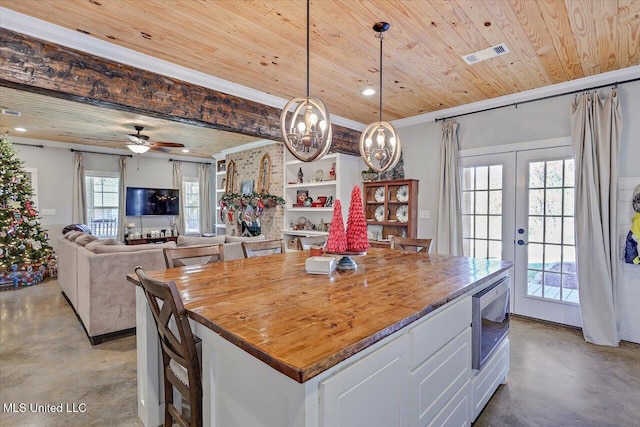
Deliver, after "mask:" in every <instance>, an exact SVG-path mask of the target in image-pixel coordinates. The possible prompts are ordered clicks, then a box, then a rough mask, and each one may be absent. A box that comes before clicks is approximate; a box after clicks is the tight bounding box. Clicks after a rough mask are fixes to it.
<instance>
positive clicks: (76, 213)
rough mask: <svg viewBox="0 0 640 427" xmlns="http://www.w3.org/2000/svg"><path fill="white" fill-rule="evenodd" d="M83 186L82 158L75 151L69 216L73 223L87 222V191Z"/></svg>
mask: <svg viewBox="0 0 640 427" xmlns="http://www.w3.org/2000/svg"><path fill="white" fill-rule="evenodd" d="M85 187H86V185H85V182H84V158H83V157H82V153H78V152H76V153H75V154H74V155H73V206H72V216H71V218H72V222H73V223H74V224H87V191H86V188H85ZM87 225H89V224H87Z"/></svg>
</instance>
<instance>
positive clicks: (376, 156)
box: [360, 22, 402, 173]
mask: <svg viewBox="0 0 640 427" xmlns="http://www.w3.org/2000/svg"><path fill="white" fill-rule="evenodd" d="M389 27H390V25H389V24H388V23H387V22H377V23H375V24H374V25H373V31H375V32H376V33H377V34H376V38H378V39H380V90H379V94H380V118H379V120H378V121H377V122H374V123H371V124H370V125H369V126H367V127H366V128H365V129H364V130H363V131H362V135H360V155H361V156H362V159H363V160H364V162H365V163H366V164H367V166H369V167H370V168H371V170H373V171H374V172H378V173H381V172H385V171H387V170H389V169H391V168H393V167H394V166H395V165H396V164H398V160H400V153H401V152H402V150H401V148H400V138H399V137H398V134H397V132H396V130H395V129H394V128H393V126H392V125H391V123H389V122H383V121H382V39H383V38H384V37H383V35H382V33H383V32H385V31H387V30H388V29H389Z"/></svg>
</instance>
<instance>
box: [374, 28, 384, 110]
mask: <svg viewBox="0 0 640 427" xmlns="http://www.w3.org/2000/svg"><path fill="white" fill-rule="evenodd" d="M376 37H378V38H379V39H380V114H379V115H380V120H379V121H380V122H382V39H383V38H384V36H383V35H382V33H378V34H377V35H376Z"/></svg>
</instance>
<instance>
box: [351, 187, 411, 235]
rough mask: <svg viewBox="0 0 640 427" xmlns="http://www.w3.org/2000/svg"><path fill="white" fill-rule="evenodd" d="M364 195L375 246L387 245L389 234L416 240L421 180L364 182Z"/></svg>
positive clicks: (368, 228) (366, 213)
mask: <svg viewBox="0 0 640 427" xmlns="http://www.w3.org/2000/svg"><path fill="white" fill-rule="evenodd" d="M363 193H364V194H363V197H364V209H365V215H366V219H367V230H368V234H369V242H370V243H371V245H372V246H374V247H375V246H382V247H385V246H388V244H389V242H388V239H389V236H390V235H394V236H399V237H411V238H414V239H415V238H416V237H417V233H418V226H417V225H418V223H417V220H418V180H416V179H402V180H394V181H372V182H365V183H364V192H363Z"/></svg>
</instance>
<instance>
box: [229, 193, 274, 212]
mask: <svg viewBox="0 0 640 427" xmlns="http://www.w3.org/2000/svg"><path fill="white" fill-rule="evenodd" d="M284 203H285V202H284V199H283V198H282V197H280V196H276V195H275V194H269V193H256V192H253V193H246V194H243V193H224V194H223V195H222V196H221V197H220V207H221V208H223V209H225V208H227V209H229V210H232V211H237V210H240V209H242V208H243V207H246V206H252V207H254V208H256V207H261V208H262V207H267V208H274V207H276V206H278V205H284ZM261 205H263V206H261Z"/></svg>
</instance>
